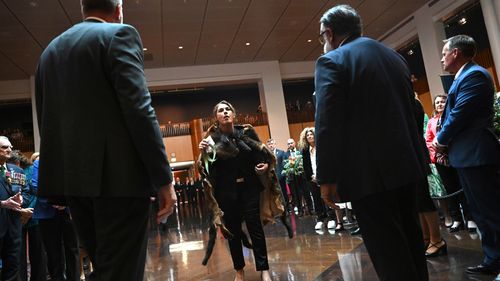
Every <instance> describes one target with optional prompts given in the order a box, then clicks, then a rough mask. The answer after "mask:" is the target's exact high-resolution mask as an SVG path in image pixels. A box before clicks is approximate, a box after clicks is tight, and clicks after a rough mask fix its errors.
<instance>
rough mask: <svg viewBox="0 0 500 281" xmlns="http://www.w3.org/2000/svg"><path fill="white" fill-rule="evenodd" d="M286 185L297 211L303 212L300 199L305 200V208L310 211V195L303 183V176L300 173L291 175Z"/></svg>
mask: <svg viewBox="0 0 500 281" xmlns="http://www.w3.org/2000/svg"><path fill="white" fill-rule="evenodd" d="M288 186H289V187H290V191H291V192H292V200H293V204H294V205H295V207H297V209H298V210H299V212H303V209H302V199H304V200H305V201H306V205H307V208H308V209H309V211H311V210H312V200H311V195H310V194H309V189H308V188H307V187H306V184H305V183H304V178H303V177H302V175H293V176H291V179H290V180H289V181H288Z"/></svg>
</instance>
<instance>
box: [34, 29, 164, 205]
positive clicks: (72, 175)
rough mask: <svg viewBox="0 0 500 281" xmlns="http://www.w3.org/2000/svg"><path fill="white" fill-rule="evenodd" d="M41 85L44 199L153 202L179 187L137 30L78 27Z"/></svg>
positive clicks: (45, 66)
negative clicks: (163, 190) (159, 191)
mask: <svg viewBox="0 0 500 281" xmlns="http://www.w3.org/2000/svg"><path fill="white" fill-rule="evenodd" d="M35 79H36V80H35V94H36V104H37V114H38V122H39V128H40V136H41V146H40V152H41V153H40V154H41V157H40V170H39V196H40V197H60V196H63V195H65V196H85V197H98V196H106V197H116V196H119V197H122V196H123V197H147V196H150V195H151V194H153V193H154V192H155V191H156V188H158V187H160V186H164V185H166V184H168V183H171V182H172V179H171V171H170V166H169V164H168V160H167V157H166V154H165V148H164V145H163V141H162V136H161V133H160V130H159V125H158V121H157V120H156V115H155V112H154V110H153V108H152V107H151V96H150V94H149V92H148V90H147V85H146V81H145V78H144V70H143V49H142V42H141V39H140V37H139V34H138V33H137V31H136V30H135V29H134V28H133V27H132V26H129V25H125V24H115V23H102V22H99V21H96V20H87V21H84V22H82V23H79V24H76V25H74V26H73V27H71V28H69V29H68V30H67V31H65V32H64V33H62V34H61V35H60V36H58V37H56V38H55V39H54V40H53V41H52V42H51V43H50V44H49V45H48V46H47V48H46V49H45V50H44V52H43V53H42V55H41V57H40V61H39V64H38V68H37V71H36V78H35Z"/></svg>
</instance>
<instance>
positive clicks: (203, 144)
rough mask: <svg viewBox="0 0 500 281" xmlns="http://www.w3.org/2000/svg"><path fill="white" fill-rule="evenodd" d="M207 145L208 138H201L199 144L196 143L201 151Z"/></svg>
mask: <svg viewBox="0 0 500 281" xmlns="http://www.w3.org/2000/svg"><path fill="white" fill-rule="evenodd" d="M208 145H209V144H208V139H202V140H201V141H200V144H199V145H198V148H199V149H200V150H202V151H203V150H206V149H207V147H208Z"/></svg>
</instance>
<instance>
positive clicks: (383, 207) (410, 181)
mask: <svg viewBox="0 0 500 281" xmlns="http://www.w3.org/2000/svg"><path fill="white" fill-rule="evenodd" d="M361 29H362V25H361V18H360V17H359V15H358V13H357V12H356V11H355V10H354V9H353V8H352V7H350V6H347V5H339V6H335V7H333V8H332V9H330V10H328V11H327V12H326V13H325V14H324V15H323V16H322V18H321V20H320V34H321V36H320V40H321V41H322V43H324V48H323V49H324V52H325V54H324V55H322V56H321V57H320V58H319V59H318V60H317V62H316V72H315V91H316V118H315V120H316V122H315V125H316V149H317V151H316V162H317V170H316V179H317V181H318V183H319V184H320V187H321V189H322V191H323V190H324V191H325V192H322V194H324V195H325V197H324V199H325V200H326V201H327V203H328V204H329V205H332V207H334V206H333V205H334V204H333V203H334V202H332V200H331V199H330V196H329V195H333V196H334V198H337V200H341V201H351V202H352V206H353V208H354V210H355V211H356V218H357V220H358V224H359V226H360V228H361V234H362V236H363V241H364V243H365V246H366V248H367V250H368V253H369V255H370V258H371V260H372V262H373V265H374V267H375V270H376V272H377V275H378V276H379V278H380V279H382V280H398V281H400V280H407V281H410V280H415V281H417V280H418V281H422V280H428V273H427V265H426V260H425V257H424V251H423V249H422V245H423V239H422V232H421V229H420V225H419V221H418V217H417V213H416V206H415V188H416V184H417V183H418V182H420V181H422V180H424V179H425V178H426V171H427V169H428V166H427V165H426V160H427V159H426V158H427V157H426V156H425V153H424V147H423V146H422V143H421V141H419V136H421V135H422V134H421V132H419V131H418V129H417V125H416V120H415V117H414V116H415V115H414V112H415V99H414V95H413V89H412V85H411V82H410V71H409V69H408V66H407V64H406V62H405V61H404V59H403V58H402V57H401V56H400V55H399V54H398V53H397V52H395V51H394V50H392V49H390V48H387V47H386V46H384V45H383V44H380V43H379V42H377V41H375V40H372V39H369V38H366V37H361V33H362V30H361ZM388 245H394V247H390V250H388V248H387V247H388Z"/></svg>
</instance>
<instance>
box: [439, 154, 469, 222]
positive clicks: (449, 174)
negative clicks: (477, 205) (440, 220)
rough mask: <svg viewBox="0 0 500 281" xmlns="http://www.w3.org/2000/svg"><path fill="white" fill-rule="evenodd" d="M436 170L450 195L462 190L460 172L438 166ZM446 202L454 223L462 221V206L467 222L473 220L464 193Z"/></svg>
mask: <svg viewBox="0 0 500 281" xmlns="http://www.w3.org/2000/svg"><path fill="white" fill-rule="evenodd" d="M436 169H437V171H438V174H439V176H440V177H441V180H442V181H443V185H444V188H445V189H446V192H447V193H448V194H451V193H454V192H456V191H458V190H460V188H462V185H461V183H460V179H459V176H458V172H457V170H456V169H455V168H453V167H447V166H443V165H439V164H436ZM446 202H448V210H449V211H450V216H451V218H452V219H453V221H462V214H461V213H460V205H462V210H463V212H464V217H465V220H470V219H471V217H470V214H469V205H468V204H467V201H466V200H465V193H464V192H462V193H459V194H457V195H455V196H452V197H450V198H448V199H446Z"/></svg>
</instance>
